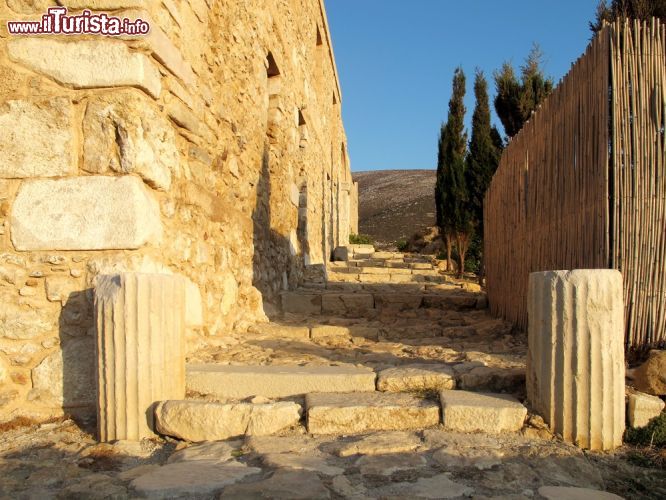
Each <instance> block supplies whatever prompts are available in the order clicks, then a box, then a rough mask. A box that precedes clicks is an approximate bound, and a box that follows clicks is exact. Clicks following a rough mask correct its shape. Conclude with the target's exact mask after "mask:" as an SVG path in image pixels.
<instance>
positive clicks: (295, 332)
mask: <svg viewBox="0 0 666 500" xmlns="http://www.w3.org/2000/svg"><path fill="white" fill-rule="evenodd" d="M249 331H250V332H251V333H257V334H260V335H266V336H269V337H276V338H280V337H282V338H290V339H301V340H307V339H309V338H310V329H309V328H308V327H307V326H293V325H278V324H275V323H258V324H256V325H252V326H251V327H250V329H249Z"/></svg>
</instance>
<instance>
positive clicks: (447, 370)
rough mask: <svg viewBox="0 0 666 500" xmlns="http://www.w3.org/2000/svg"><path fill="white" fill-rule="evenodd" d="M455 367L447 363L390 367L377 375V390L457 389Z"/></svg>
mask: <svg viewBox="0 0 666 500" xmlns="http://www.w3.org/2000/svg"><path fill="white" fill-rule="evenodd" d="M455 387H456V378H455V373H454V371H453V368H451V367H450V366H448V365H445V364H427V365H406V366H398V367H395V368H388V369H386V370H382V371H381V372H379V375H378V376H377V390H379V391H385V392H410V391H428V390H442V389H455Z"/></svg>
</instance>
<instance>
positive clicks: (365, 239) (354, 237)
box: [349, 234, 372, 245]
mask: <svg viewBox="0 0 666 500" xmlns="http://www.w3.org/2000/svg"><path fill="white" fill-rule="evenodd" d="M349 243H350V244H351V245H372V238H371V237H370V236H368V235H367V234H350V235H349Z"/></svg>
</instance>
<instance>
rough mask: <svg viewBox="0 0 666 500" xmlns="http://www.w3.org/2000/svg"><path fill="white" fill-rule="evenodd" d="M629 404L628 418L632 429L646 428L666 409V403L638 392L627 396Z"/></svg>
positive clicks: (632, 392)
mask: <svg viewBox="0 0 666 500" xmlns="http://www.w3.org/2000/svg"><path fill="white" fill-rule="evenodd" d="M627 403H628V404H627V418H628V420H629V425H630V426H631V427H645V426H646V425H647V424H648V423H650V420H652V419H653V418H655V417H658V416H659V415H660V414H661V412H662V411H663V409H664V402H663V401H662V400H661V399H660V398H658V397H657V396H652V395H650V394H644V393H642V392H638V391H631V392H629V393H628V394H627Z"/></svg>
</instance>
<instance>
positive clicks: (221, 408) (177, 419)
mask: <svg viewBox="0 0 666 500" xmlns="http://www.w3.org/2000/svg"><path fill="white" fill-rule="evenodd" d="M301 414H302V409H301V405H299V404H297V403H294V402H280V403H267V404H253V403H232V404H225V403H212V402H206V401H190V400H184V401H163V402H161V403H159V404H158V405H157V407H156V408H155V425H156V428H157V430H158V432H160V433H161V434H164V435H167V436H172V437H175V438H178V439H183V440H185V441H192V442H200V441H219V440H223V439H229V438H234V437H239V436H246V435H248V436H268V435H271V434H275V433H277V432H280V431H282V430H284V429H288V428H290V427H294V426H297V425H299V422H300V420H301Z"/></svg>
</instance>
